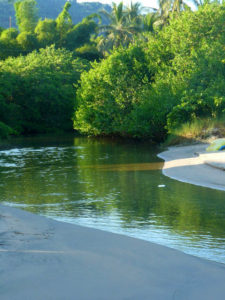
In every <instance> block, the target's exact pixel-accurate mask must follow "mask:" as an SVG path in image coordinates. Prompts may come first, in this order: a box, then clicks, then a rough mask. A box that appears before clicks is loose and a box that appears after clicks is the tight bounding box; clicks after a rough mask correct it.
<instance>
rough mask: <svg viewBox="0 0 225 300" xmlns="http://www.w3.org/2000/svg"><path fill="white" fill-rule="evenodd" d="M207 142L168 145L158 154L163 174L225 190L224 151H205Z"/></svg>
mask: <svg viewBox="0 0 225 300" xmlns="http://www.w3.org/2000/svg"><path fill="white" fill-rule="evenodd" d="M207 147H208V144H198V145H189V146H176V147H170V148H169V149H168V150H167V151H164V152H162V153H160V154H159V155H158V157H160V158H162V159H164V160H165V163H164V166H163V174H164V175H166V176H168V177H170V178H173V179H176V180H179V181H182V182H187V183H191V184H195V185H199V186H204V187H208V188H213V189H217V190H224V191H225V171H224V169H225V152H224V151H223V152H211V153H209V152H206V148H207Z"/></svg>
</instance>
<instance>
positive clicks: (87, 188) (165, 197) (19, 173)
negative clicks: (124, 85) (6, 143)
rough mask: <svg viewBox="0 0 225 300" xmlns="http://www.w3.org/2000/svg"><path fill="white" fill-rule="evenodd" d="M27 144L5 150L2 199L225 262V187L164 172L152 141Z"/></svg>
mask: <svg viewBox="0 0 225 300" xmlns="http://www.w3.org/2000/svg"><path fill="white" fill-rule="evenodd" d="M21 146H23V148H17V149H12V150H4V151H1V152H0V183H1V184H0V200H1V201H2V202H3V203H5V204H7V205H13V206H17V207H19V208H24V209H27V210H29V211H32V212H35V213H39V214H42V215H46V216H50V217H53V218H55V219H58V220H63V221H66V222H71V223H75V224H80V225H85V226H91V227H95V228H100V229H105V230H109V231H113V232H119V233H123V234H127V235H131V236H135V237H138V238H143V239H146V240H149V241H153V242H157V243H160V244H163V245H167V246H170V247H174V248H177V249H180V250H183V251H185V252H187V253H191V254H195V255H199V256H202V257H206V258H209V259H213V260H217V261H220V262H224V263H225V251H224V250H225V231H224V229H225V218H224V217H225V201H224V195H225V193H224V192H222V191H215V190H210V189H206V188H201V187H197V186H193V185H190V184H185V183H180V182H177V181H175V180H170V179H168V178H167V177H165V176H163V175H162V173H161V170H160V168H161V166H162V162H161V160H160V159H158V158H157V157H156V155H155V154H156V152H157V151H158V150H157V149H154V148H153V147H152V146H151V145H149V144H147V143H146V144H143V143H137V142H136V143H135V142H123V141H118V140H104V139H101V140H93V139H86V138H78V137H77V138H75V139H74V140H70V141H69V142H68V141H67V143H66V145H64V143H63V141H62V142H60V143H59V142H56V143H55V144H54V143H52V144H51V146H49V145H48V144H47V143H46V142H45V146H44V147H43V143H42V142H41V141H39V143H36V144H35V145H34V143H32V144H30V142H26V143H25V144H24V145H23V144H21ZM160 185H162V186H165V187H163V188H160V187H159V186H160Z"/></svg>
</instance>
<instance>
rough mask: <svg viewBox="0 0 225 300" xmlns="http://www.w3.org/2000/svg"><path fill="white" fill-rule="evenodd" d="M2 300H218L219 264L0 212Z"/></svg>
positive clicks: (223, 270)
mask: <svg viewBox="0 0 225 300" xmlns="http://www.w3.org/2000/svg"><path fill="white" fill-rule="evenodd" d="M0 265H1V272H0V282H1V289H0V298H1V300H20V299H21V300H22V299H23V300H24V299H33V300H42V299H59V300H61V299H68V300H70V299H71V300H72V299H79V300H105V299H107V300H111V299H115V300H122V299H123V300H124V299H133V300H139V299H143V300H144V299H146V300H147V299H157V300H170V299H171V300H172V299H173V300H174V299H177V300H182V299H186V300H187V299H188V300H201V299H204V300H207V299H208V300H212V299H217V300H222V299H224V293H225V286H224V281H225V265H223V264H219V263H216V262H212V261H211V262H210V261H207V260H204V259H200V258H197V257H194V256H190V255H187V254H184V253H182V252H179V251H177V250H173V249H169V248H167V247H163V246H160V245H156V244H153V243H150V242H145V241H142V240H138V239H134V238H130V237H126V236H122V235H118V234H112V233H109V232H104V231H100V230H95V229H91V228H85V227H80V226H76V225H71V224H66V223H61V222H57V221H54V220H51V219H47V218H44V217H41V216H37V215H33V214H31V213H28V212H25V211H22V210H18V209H15V208H11V207H4V206H0Z"/></svg>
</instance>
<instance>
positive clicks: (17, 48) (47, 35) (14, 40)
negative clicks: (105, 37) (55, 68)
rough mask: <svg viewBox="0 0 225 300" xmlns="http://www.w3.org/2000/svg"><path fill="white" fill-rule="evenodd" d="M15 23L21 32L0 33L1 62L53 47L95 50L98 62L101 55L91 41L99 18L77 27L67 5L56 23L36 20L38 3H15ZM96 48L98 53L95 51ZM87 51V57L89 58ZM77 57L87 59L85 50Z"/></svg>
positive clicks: (93, 18) (87, 18) (84, 20)
mask: <svg viewBox="0 0 225 300" xmlns="http://www.w3.org/2000/svg"><path fill="white" fill-rule="evenodd" d="M14 6H15V11H16V19H17V25H18V27H19V31H18V30H17V29H16V28H9V29H5V30H1V32H0V59H6V58H7V57H9V56H14V57H16V56H18V55H20V54H23V55H26V54H28V53H29V52H32V51H33V50H35V49H36V50H38V49H40V48H43V47H46V46H50V45H52V44H54V45H55V46H56V47H57V48H65V49H68V50H70V51H75V50H76V49H79V48H81V47H84V46H92V51H91V52H94V57H93V58H92V57H91V56H88V55H87V56H86V57H88V58H90V59H99V58H100V57H101V53H100V52H99V51H98V50H97V47H96V45H97V43H96V42H95V41H91V37H92V35H97V23H96V20H95V19H96V18H95V16H96V15H91V16H88V17H86V18H84V19H83V20H82V21H81V22H80V23H78V24H76V25H74V24H73V22H72V18H71V15H70V13H69V9H70V8H71V3H70V2H66V3H65V5H64V7H63V9H62V11H61V12H60V13H59V15H58V17H57V18H56V19H55V20H53V19H44V20H42V19H40V20H39V21H38V17H37V7H36V2H35V0H22V1H18V2H16V3H15V5H14ZM94 48H95V49H94ZM89 52H90V48H89V50H87V54H89ZM79 54H80V52H79V51H78V52H77V56H81V57H82V56H83V57H85V54H86V53H85V48H83V52H82V54H81V55H79Z"/></svg>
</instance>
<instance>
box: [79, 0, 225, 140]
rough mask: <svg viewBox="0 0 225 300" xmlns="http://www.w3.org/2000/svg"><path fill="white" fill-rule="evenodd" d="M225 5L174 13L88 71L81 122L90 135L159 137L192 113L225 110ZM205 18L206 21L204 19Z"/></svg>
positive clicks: (81, 91)
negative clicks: (160, 26) (164, 23)
mask: <svg viewBox="0 0 225 300" xmlns="http://www.w3.org/2000/svg"><path fill="white" fill-rule="evenodd" d="M224 8H225V4H218V3H213V4H205V5H203V6H202V7H200V8H199V10H198V11H195V12H192V11H191V10H187V11H185V12H183V13H182V14H181V15H180V16H179V17H177V14H173V15H172V16H171V17H170V24H169V25H168V26H166V27H164V28H163V30H161V31H158V32H157V34H155V35H149V36H146V35H145V38H146V39H147V41H144V42H140V41H138V43H137V44H138V45H139V46H136V45H131V46H130V47H129V48H127V49H123V48H120V49H119V50H117V49H116V50H114V51H113V52H112V54H111V55H110V56H109V57H108V58H107V59H105V60H104V61H102V62H100V63H99V64H94V65H93V69H92V70H90V71H89V72H88V73H85V74H82V77H81V88H80V89H79V90H78V94H77V99H78V104H79V106H78V109H77V111H76V112H75V119H74V127H75V129H79V130H80V131H81V132H83V133H87V134H94V135H100V134H107V135H109V134H119V135H128V136H134V137H150V138H152V139H155V140H160V139H162V138H163V135H164V134H165V132H166V130H165V129H166V128H167V130H170V129H171V128H173V127H174V126H178V125H180V124H181V123H183V122H186V121H187V120H191V119H193V120H194V119H196V118H199V117H215V116H218V115H219V114H221V113H222V112H223V111H224V110H225V98H224V95H225V66H224V61H225V60H224V58H225V57H224V53H225V52H224V49H225V32H224V20H225V9H224ZM199 24H200V25H199Z"/></svg>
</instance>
